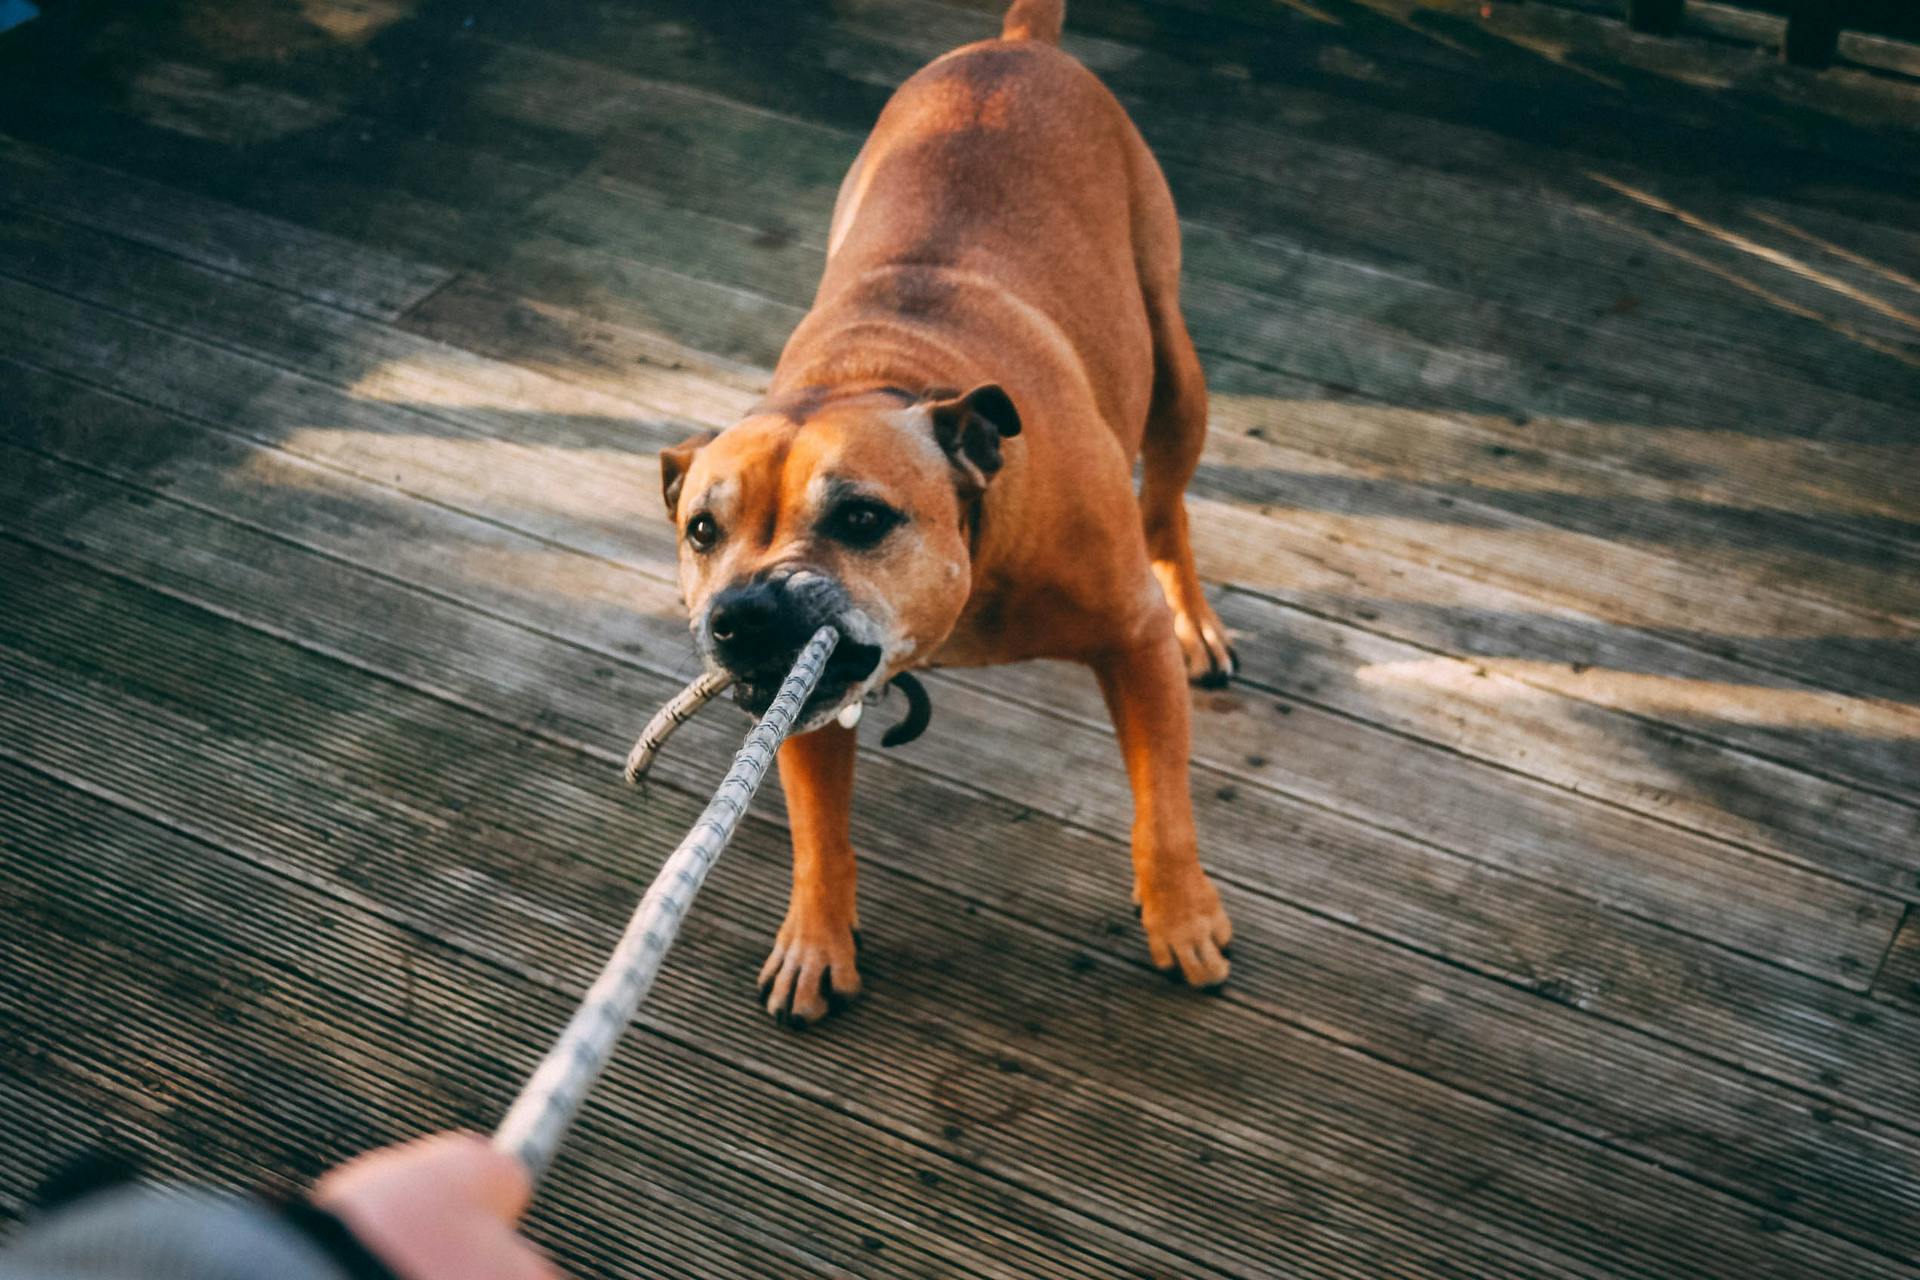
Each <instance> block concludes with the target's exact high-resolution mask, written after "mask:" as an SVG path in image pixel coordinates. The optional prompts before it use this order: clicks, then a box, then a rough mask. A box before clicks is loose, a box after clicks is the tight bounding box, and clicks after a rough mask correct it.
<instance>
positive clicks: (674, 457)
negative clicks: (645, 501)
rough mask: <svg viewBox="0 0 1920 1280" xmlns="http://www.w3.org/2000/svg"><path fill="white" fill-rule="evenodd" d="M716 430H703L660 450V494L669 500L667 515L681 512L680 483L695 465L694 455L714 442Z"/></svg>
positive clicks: (673, 515) (675, 514)
mask: <svg viewBox="0 0 1920 1280" xmlns="http://www.w3.org/2000/svg"><path fill="white" fill-rule="evenodd" d="M715 434H716V433H715V432H712V431H702V432H701V433H700V434H699V435H697V436H694V437H693V438H692V439H690V440H682V441H681V442H680V443H679V444H676V445H671V446H669V447H668V448H665V449H662V450H661V451H660V496H661V497H663V498H665V499H666V500H667V515H668V516H669V517H678V516H679V514H680V485H681V482H682V481H684V480H685V479H686V478H687V468H688V467H690V466H692V465H693V455H694V454H696V453H698V452H700V451H701V450H702V449H704V448H706V447H707V446H708V445H710V444H712V443H713V441H714V436H715Z"/></svg>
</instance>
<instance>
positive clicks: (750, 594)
mask: <svg viewBox="0 0 1920 1280" xmlns="http://www.w3.org/2000/svg"><path fill="white" fill-rule="evenodd" d="M789 612H790V610H789V609H788V608H787V601H786V600H785V599H784V598H783V597H782V595H781V593H780V589H779V587H778V586H776V585H775V584H773V583H770V582H749V583H745V584H742V585H740V586H735V587H728V588H727V589H726V590H724V591H722V592H721V593H720V594H719V595H717V596H715V597H714V598H713V606H712V608H711V609H709V610H708V611H707V632H708V634H709V635H711V636H712V637H713V647H714V654H715V656H716V657H718V658H719V659H720V660H721V661H722V662H724V663H726V664H727V665H728V666H730V667H734V668H735V669H736V670H738V669H743V668H744V669H751V668H753V667H756V666H760V665H763V664H765V663H768V662H771V661H773V660H775V659H777V658H781V657H785V656H786V655H787V651H789V650H797V649H798V647H799V646H798V643H796V642H795V641H794V640H793V637H792V635H791V634H790V633H791V632H793V631H794V626H793V619H791V618H789V617H788V616H787V615H788V613H789ZM803 639H804V637H803Z"/></svg>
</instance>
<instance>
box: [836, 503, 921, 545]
mask: <svg viewBox="0 0 1920 1280" xmlns="http://www.w3.org/2000/svg"><path fill="white" fill-rule="evenodd" d="M904 518H905V517H903V516H902V515H901V514H900V513H899V512H898V511H895V510H894V509H893V508H892V507H889V506H887V505H886V504H885V503H884V502H875V501H873V500H872V499H870V498H855V499H854V500H853V501H851V502H843V503H841V504H840V505H839V506H837V507H835V508H834V509H833V512H832V514H830V515H828V517H827V521H826V532H827V534H828V536H829V537H832V538H835V539H837V540H838V541H841V542H844V543H846V544H847V545H848V546H853V547H870V546H872V545H873V544H874V543H876V542H878V541H880V539H882V538H884V537H886V536H887V534H888V533H889V532H890V531H891V530H892V529H893V527H894V526H895V525H897V524H899V523H900V521H901V520H902V519H904Z"/></svg>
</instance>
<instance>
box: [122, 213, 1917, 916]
mask: <svg viewBox="0 0 1920 1280" xmlns="http://www.w3.org/2000/svg"><path fill="white" fill-rule="evenodd" d="M102 251H103V252H105V249H103V250H102ZM112 275H113V278H114V279H115V280H116V281H119V280H124V279H139V278H140V273H139V272H137V271H114V272H113V273H112ZM169 283H170V282H167V281H165V280H163V281H162V282H161V284H160V285H158V286H156V287H155V289H154V290H152V292H154V294H155V296H156V297H160V296H165V295H166V294H167V286H168V284H169ZM209 309H210V307H207V306H203V307H201V308H200V310H202V311H206V310H209ZM357 385H360V386H361V388H362V390H363V392H364V391H366V390H367V388H366V386H365V380H364V379H363V380H362V382H361V383H360V384H357ZM380 394H382V395H383V396H385V397H388V398H391V397H393V396H395V395H399V396H401V397H402V398H404V392H402V391H400V390H398V389H397V388H388V389H386V390H384V391H381V392H380ZM743 402H744V401H743V400H741V399H738V398H736V399H734V400H733V401H732V403H734V404H739V403H743ZM582 407H584V408H591V409H593V410H595V411H597V412H600V413H604V414H608V415H610V416H613V415H617V414H619V413H620V412H621V411H622V410H623V409H624V407H625V406H623V405H620V404H618V403H617V402H613V401H610V400H608V399H606V398H605V397H602V398H600V399H598V400H597V401H596V400H593V399H592V398H587V399H586V400H585V401H583V404H582ZM1217 452H1218V451H1217V450H1216V453H1217ZM1249 452H1250V453H1251V455H1252V457H1253V458H1254V459H1258V460H1265V458H1266V457H1267V456H1268V454H1267V452H1266V450H1265V446H1264V445H1256V446H1251V447H1250V449H1249ZM1235 460H1236V459H1235V457H1234V455H1232V454H1229V455H1228V456H1227V457H1226V458H1223V459H1222V460H1221V463H1220V464H1219V465H1221V466H1223V467H1225V466H1229V465H1230V464H1231V463H1232V462H1234V461H1235ZM1242 469H1244V468H1242ZM1302 478H1303V480H1308V481H1311V479H1312V478H1311V477H1302ZM1206 487H1207V486H1205V485H1203V486H1202V491H1203V492H1204V491H1205V489H1206ZM1258 496H1260V497H1261V498H1263V499H1267V500H1271V499H1272V498H1273V497H1275V496H1276V495H1275V494H1274V493H1272V492H1266V493H1263V494H1261V495H1258ZM1299 500H1300V501H1302V502H1304V501H1307V500H1308V499H1306V498H1305V497H1304V496H1303V497H1301V498H1300V499H1299ZM1443 501H1444V499H1443ZM1437 514H1439V515H1440V516H1441V517H1442V518H1444V512H1439V513H1437ZM1295 519H1296V520H1297V517H1295ZM1436 523H1439V521H1438V520H1436ZM1443 527H1444V526H1443ZM1349 528H1350V526H1348V525H1345V524H1342V525H1341V526H1339V529H1340V532H1341V533H1343V534H1344V533H1346V532H1348V530H1349ZM1588 545H1593V544H1588ZM1555 549H1556V548H1555V544H1552V543H1549V544H1548V546H1547V547H1546V548H1545V549H1543V550H1542V552H1541V553H1540V559H1541V564H1542V566H1543V568H1542V574H1543V575H1544V576H1549V577H1550V576H1552V574H1551V573H1550V572H1549V571H1550V570H1551V569H1552V568H1553V567H1554V566H1553V564H1552V563H1550V562H1552V561H1553V560H1554V556H1553V554H1552V553H1553V552H1554V551H1555ZM1601 550H1602V552H1603V553H1604V552H1605V550H1606V548H1605V547H1602V548H1601ZM1267 555H1268V561H1269V563H1270V559H1271V557H1270V551H1269V552H1267ZM1219 567H1220V568H1222V569H1223V576H1227V577H1229V578H1235V579H1238V580H1241V581H1248V580H1249V573H1250V571H1252V570H1254V569H1256V566H1254V565H1252V564H1251V562H1244V561H1243V562H1241V563H1232V562H1228V563H1226V564H1223V565H1220V566H1219ZM1257 568H1259V569H1261V570H1264V571H1269V572H1270V570H1268V569H1267V568H1266V566H1264V565H1263V566H1258V567H1257ZM658 571H659V572H661V573H663V574H666V575H668V576H670V574H671V570H670V567H669V566H667V565H664V564H663V565H661V566H659V569H658ZM1619 576H1620V578H1621V580H1622V581H1634V582H1640V581H1644V575H1640V574H1636V573H1634V572H1631V571H1623V572H1622V573H1621V574H1620V575H1619ZM1252 580H1253V581H1254V582H1256V583H1257V584H1260V585H1265V584H1264V583H1263V582H1261V580H1260V579H1258V578H1254V579H1252ZM1674 592H1675V600H1676V607H1678V604H1679V602H1681V601H1683V599H1684V604H1685V606H1686V607H1687V608H1689V609H1691V608H1692V607H1693V604H1694V601H1693V598H1692V597H1691V596H1690V595H1688V594H1687V589H1686V587H1685V586H1683V585H1679V584H1676V586H1675V588H1674ZM1867 656H1868V657H1872V658H1877V656H1878V655H1877V654H1875V653H1872V652H1869V654H1868V655H1867ZM1282 687H1286V686H1284V685H1283V686H1282ZM1815 701H1816V702H1818V699H1815ZM1827 703H1828V704H1831V709H1830V710H1828V711H1827V712H1826V713H1825V714H1827V716H1828V717H1829V720H1830V721H1832V722H1836V723H1838V724H1840V725H1842V726H1843V727H1844V726H1845V725H1846V722H1847V720H1848V719H1849V717H1851V718H1852V719H1854V720H1856V721H1858V720H1861V719H1862V718H1863V717H1872V716H1879V717H1880V718H1881V719H1884V720H1886V721H1887V722H1888V723H1889V724H1890V725H1892V726H1893V728H1892V732H1893V733H1894V734H1895V741H1894V749H1895V751H1896V752H1898V751H1899V749H1900V748H1901V747H1902V746H1903V745H1904V743H1905V742H1906V741H1907V740H1908V738H1910V737H1911V734H1907V735H1906V737H1902V736H1901V735H1902V734H1903V733H1905V732H1906V731H1905V730H1904V729H1903V727H1902V722H1903V717H1902V715H1901V714H1900V709H1899V708H1897V707H1888V706H1883V705H1882V704H1874V703H1863V704H1860V705H1859V706H1858V707H1850V706H1849V705H1848V704H1847V703H1846V701H1845V700H1837V701H1836V700H1833V699H1828V700H1827ZM1629 736H1630V738H1631V739H1633V740H1635V741H1640V740H1641V739H1642V737H1643V735H1642V734H1641V733H1640V732H1639V731H1637V730H1636V731H1633V732H1632V733H1631V734H1630V735H1629ZM1868 736H1869V737H1871V736H1873V735H1872V734H1871V733H1869V734H1868ZM1655 740H1656V741H1663V739H1655ZM1523 753H1524V752H1523ZM1673 754H1674V753H1673V752H1671V751H1666V752H1663V755H1665V756H1667V757H1671V756H1672V755H1673ZM1904 760H1905V762H1904V763H1903V762H1902V759H1901V758H1896V759H1895V760H1894V761H1893V763H1892V766H1891V768H1890V769H1889V770H1887V771H1884V773H1885V776H1887V777H1891V778H1901V777H1906V776H1910V775H1908V774H1906V773H1905V770H1906V768H1907V767H1908V765H1910V763H1911V757H1910V752H1909V753H1907V754H1906V755H1905V757H1904ZM1753 767H1758V768H1760V769H1761V772H1762V773H1766V772H1767V769H1768V767H1767V766H1764V765H1762V766H1749V765H1748V764H1747V763H1746V762H1744V761H1741V760H1737V759H1736V760H1733V761H1731V762H1728V767H1722V768H1714V769H1712V770H1711V777H1712V779H1713V782H1712V789H1713V790H1712V798H1713V799H1714V800H1715V801H1720V802H1724V801H1725V799H1726V798H1727V797H1728V796H1732V797H1733V798H1734V799H1736V800H1740V799H1742V798H1745V797H1753V798H1754V799H1755V800H1756V802H1764V804H1765V806H1766V810H1767V812H1768V813H1769V815H1770V816H1771V814H1772V813H1773V812H1775V811H1777V810H1778V808H1779V801H1778V799H1777V793H1778V791H1779V789H1780V787H1779V785H1751V784H1747V783H1741V782H1739V781H1738V779H1739V777H1740V776H1741V775H1742V774H1743V773H1751V772H1752V768H1753ZM1689 768H1693V769H1694V770H1695V771H1697V768H1696V767H1694V766H1689ZM1777 776H1784V775H1777ZM1564 779H1565V775H1563V780H1564ZM1642 788H1643V783H1642V782H1639V781H1636V782H1634V783H1631V784H1629V785H1627V786H1625V787H1623V788H1621V789H1619V790H1617V791H1615V792H1614V793H1613V797H1614V798H1616V799H1619V800H1622V801H1624V802H1628V803H1635V802H1637V800H1638V799H1644V798H1645V794H1644V792H1643V790H1642ZM1818 790H1819V788H1818V787H1816V788H1815V791H1816V792H1817V791H1818ZM1654 807H1656V808H1660V809H1663V810H1664V809H1669V807H1670V806H1669V805H1668V803H1667V798H1666V797H1665V796H1660V797H1658V798H1657V799H1656V801H1655V805H1654ZM1804 807H1805V809H1806V811H1807V812H1808V814H1809V815H1810V816H1809V819H1808V821H1807V822H1806V823H1805V824H1804V825H1803V826H1802V827H1801V828H1800V829H1799V832H1798V838H1801V839H1811V840H1813V841H1814V842H1815V843H1816V844H1818V843H1820V842H1822V841H1823V840H1824V841H1826V842H1828V843H1830V844H1831V845H1832V846H1833V856H1832V857H1831V858H1827V859H1825V860H1824V861H1823V860H1822V859H1820V858H1818V857H1816V858H1814V859H1813V861H1812V865H1827V866H1833V867H1841V868H1846V867H1848V866H1850V865H1851V864H1853V863H1854V862H1855V861H1856V860H1857V859H1858V858H1859V857H1860V856H1861V851H1862V850H1871V849H1875V848H1885V849H1890V850H1893V851H1895V852H1894V860H1893V861H1891V862H1888V863H1886V864H1884V865H1885V870H1884V871H1883V872H1881V873H1872V872H1863V871H1860V870H1853V871H1848V872H1847V874H1852V875H1854V876H1855V877H1856V878H1858V879H1862V880H1863V881H1864V882H1867V883H1872V884H1876V885H1878V886H1880V887H1882V888H1897V889H1898V890H1899V891H1901V892H1907V893H1910V892H1912V891H1913V889H1914V884H1913V880H1914V877H1913V874H1912V871H1913V868H1912V866H1911V865H1910V864H1911V859H1910V858H1906V857H1904V853H1905V852H1907V851H1908V850H1909V848H1910V845H1909V836H1910V833H1911V821H1912V817H1911V813H1910V812H1909V811H1905V810H1903V809H1902V808H1901V807H1900V806H1899V805H1898V804H1897V803H1895V804H1894V805H1893V807H1892V808H1890V809H1889V808H1888V807H1887V806H1886V805H1884V804H1882V803H1881V802H1880V801H1879V800H1876V799H1873V798H1864V799H1863V801H1862V803H1860V804H1851V805H1850V804H1847V803H1844V802H1841V801H1831V802H1830V801H1829V800H1827V799H1824V798H1821V797H1820V796H1819V795H1813V796H1810V797H1808V798H1807V799H1806V800H1805V801H1804ZM1700 812H1701V813H1703V814H1704V815H1705V816H1706V817H1707V819H1708V821H1707V822H1706V824H1705V825H1704V828H1703V829H1706V830H1709V831H1714V832H1715V833H1716V834H1721V835H1725V836H1731V837H1734V838H1745V839H1748V840H1751V839H1753V838H1754V835H1755V832H1756V831H1757V830H1758V831H1759V833H1760V835H1761V836H1762V837H1763V838H1762V840H1761V844H1762V847H1766V848H1768V849H1770V850H1771V851H1774V852H1778V853H1784V854H1785V855H1786V856H1790V857H1794V858H1796V859H1799V860H1802V861H1805V860H1806V853H1805V850H1804V849H1803V848H1801V847H1800V846H1799V845H1798V844H1796V843H1795V836H1794V833H1792V832H1789V833H1786V834H1787V836H1788V840H1787V844H1786V845H1785V846H1784V847H1782V846H1781V844H1780V842H1779V841H1778V840H1776V839H1771V838H1765V837H1770V836H1771V835H1772V833H1771V832H1770V831H1767V830H1764V829H1756V828H1755V827H1754V826H1753V824H1752V823H1751V821H1750V816H1749V815H1730V816H1731V826H1730V827H1729V825H1728V824H1727V823H1725V822H1719V821H1717V820H1715V818H1714V810H1713V809H1712V808H1708V809H1704V810H1701V811H1700ZM1835 812H1839V813H1844V814H1846V815H1847V817H1846V818H1843V819H1842V820H1840V821H1839V822H1837V823H1836V822H1835V820H1834V818H1833V817H1832V816H1831V815H1832V814H1833V813H1835ZM1694 825H1700V824H1698V823H1695V824H1694ZM1836 859H1837V861H1836Z"/></svg>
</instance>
